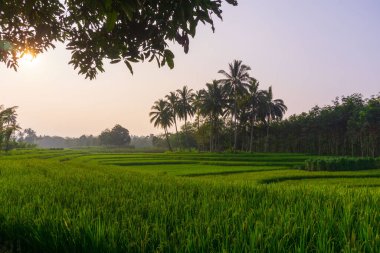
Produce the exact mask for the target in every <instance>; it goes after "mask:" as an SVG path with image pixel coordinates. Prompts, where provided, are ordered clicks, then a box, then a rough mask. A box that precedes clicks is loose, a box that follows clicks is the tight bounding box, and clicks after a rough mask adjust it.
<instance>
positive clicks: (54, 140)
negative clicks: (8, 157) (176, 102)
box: [0, 106, 153, 151]
mask: <svg viewBox="0 0 380 253" xmlns="http://www.w3.org/2000/svg"><path fill="white" fill-rule="evenodd" d="M0 108H1V110H0V151H2V150H5V151H8V150H11V149H14V148H35V147H39V148H80V147H97V146H105V147H127V148H152V147H153V135H149V136H135V135H130V133H129V131H128V129H126V128H124V127H122V126H121V125H119V124H116V125H115V126H114V127H113V128H111V129H105V130H104V131H102V132H101V134H100V135H98V136H96V135H95V136H94V135H81V136H80V137H78V138H73V137H61V136H48V135H43V136H42V135H37V133H36V131H34V130H33V129H31V128H26V129H24V130H22V129H21V127H20V126H19V125H18V124H17V114H16V109H17V107H10V108H6V109H5V108H4V106H1V107H0Z"/></svg>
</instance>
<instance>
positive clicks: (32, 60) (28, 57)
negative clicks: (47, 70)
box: [19, 52, 38, 67]
mask: <svg viewBox="0 0 380 253" xmlns="http://www.w3.org/2000/svg"><path fill="white" fill-rule="evenodd" d="M37 62H38V58H37V57H36V56H35V55H33V54H32V53H29V52H26V53H23V54H22V55H21V56H20V59H19V65H20V67H22V66H34V65H36V63H37Z"/></svg>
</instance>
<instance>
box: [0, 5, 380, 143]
mask: <svg viewBox="0 0 380 253" xmlns="http://www.w3.org/2000/svg"><path fill="white" fill-rule="evenodd" d="M238 2H239V5H238V6H237V7H232V6H229V5H227V4H224V6H223V22H222V21H216V31H215V33H212V31H211V28H210V27H204V26H200V27H198V30H197V34H196V37H195V38H194V39H192V40H191V42H190V51H189V53H188V54H185V53H184V52H183V50H182V48H181V47H180V46H178V45H175V44H170V48H171V49H172V50H173V52H174V53H175V68H174V69H173V70H170V69H169V68H168V67H163V68H158V67H157V65H156V64H155V63H139V64H135V65H134V75H131V74H130V72H129V70H128V69H127V68H126V66H125V65H124V64H122V63H120V64H114V65H110V64H106V66H105V70H106V72H105V73H101V74H99V75H98V77H97V79H96V80H92V81H90V80H86V79H85V78H84V76H80V75H78V74H77V71H75V70H74V69H73V68H72V67H71V66H70V65H68V64H67V63H68V62H69V60H70V52H69V51H66V50H65V47H64V45H62V44H57V45H56V46H57V48H56V49H55V50H49V51H48V52H46V53H44V54H42V55H39V56H38V57H37V58H36V59H34V60H33V61H32V62H30V61H25V60H23V62H22V63H21V66H20V69H19V71H18V72H14V71H13V70H11V69H7V68H6V67H5V66H4V65H0V104H3V105H5V106H6V107H9V106H14V105H17V106H19V109H18V111H17V112H18V115H19V116H18V120H19V123H20V125H21V127H22V128H32V129H34V130H35V131H36V132H37V134H38V135H58V136H64V137H79V136H80V135H82V134H93V135H98V134H100V132H101V131H102V130H104V129H106V128H112V127H113V126H114V125H115V124H121V125H122V126H124V127H126V128H127V129H128V130H129V131H130V133H131V134H133V135H148V134H151V133H153V134H158V133H161V132H162V130H161V129H155V128H154V127H153V125H152V124H150V123H149V115H148V114H149V112H150V107H151V106H152V105H153V103H154V101H156V100H157V99H159V98H163V97H164V96H165V95H166V94H168V93H169V92H170V91H175V90H176V89H179V88H181V87H182V86H184V85H187V86H189V87H190V88H192V89H194V90H198V89H201V88H204V87H205V84H206V83H207V82H211V81H212V80H213V79H218V78H221V76H220V74H218V73H217V72H218V70H220V69H227V67H228V63H230V62H232V61H233V60H234V59H238V60H242V61H243V63H245V64H246V65H249V66H250V67H251V68H252V71H251V76H253V77H255V78H256V79H258V80H259V81H260V88H261V89H267V88H268V87H269V86H272V87H273V92H274V97H275V98H281V99H283V100H284V101H285V104H286V105H287V106H288V112H287V113H286V116H289V115H291V114H298V113H301V112H304V111H308V110H309V109H310V108H311V107H313V106H314V105H320V106H323V105H327V104H331V101H332V100H333V99H334V98H335V97H336V96H342V95H345V96H347V95H350V94H353V93H362V94H363V95H364V96H365V97H369V96H371V95H375V94H378V93H379V92H380V78H379V75H380V48H379V45H380V32H379V31H380V15H379V13H380V1H378V0H318V1H313V0H304V1H300V0H239V1H238Z"/></svg>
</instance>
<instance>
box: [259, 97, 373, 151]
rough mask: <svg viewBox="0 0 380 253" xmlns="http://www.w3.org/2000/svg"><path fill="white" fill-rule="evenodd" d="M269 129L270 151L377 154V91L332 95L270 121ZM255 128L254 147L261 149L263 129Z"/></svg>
mask: <svg viewBox="0 0 380 253" xmlns="http://www.w3.org/2000/svg"><path fill="white" fill-rule="evenodd" d="M271 129H272V134H271V136H270V139H271V144H272V145H271V146H270V149H269V151H272V152H302V153H313V154H319V155H326V154H327V155H341V156H372V157H375V156H380V93H379V94H378V95H377V96H372V97H370V98H366V99H365V98H363V95H361V94H353V95H350V96H343V97H341V98H336V99H335V100H334V101H333V104H332V105H327V106H323V107H319V106H315V107H313V108H312V109H311V110H310V111H309V112H307V113H306V112H305V113H301V114H299V115H292V116H290V117H289V118H288V119H285V120H283V121H277V122H274V123H273V124H272V126H271ZM257 131H258V133H257V134H258V136H261V137H259V138H258V140H257V142H258V143H257V150H258V151H262V149H261V148H260V147H261V145H260V142H263V141H264V140H263V138H262V136H263V132H264V129H263V128H262V127H261V128H260V127H259V128H258V129H257Z"/></svg>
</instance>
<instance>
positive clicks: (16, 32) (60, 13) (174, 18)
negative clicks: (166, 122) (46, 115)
mask: <svg viewBox="0 0 380 253" xmlns="http://www.w3.org/2000/svg"><path fill="white" fill-rule="evenodd" d="M226 2H228V3H230V4H232V5H237V1H236V0H226ZM221 6H222V1H221V0H202V1H189V0H187V1H178V0H150V1H137V0H128V1H126V0H125V1H115V0H114V1H112V0H104V1H99V0H91V1H89V0H65V1H62V0H28V1H0V10H1V11H0V14H1V18H0V62H4V63H5V64H6V66H8V67H12V68H14V69H17V66H18V65H17V60H18V58H19V55H20V54H21V53H24V52H29V53H31V54H34V55H35V54H39V53H41V52H44V51H46V50H47V49H49V48H54V43H55V42H57V41H60V42H64V43H65V44H66V48H67V49H68V50H70V51H71V61H70V62H69V63H70V64H71V65H73V66H74V69H77V68H79V74H84V75H86V78H90V79H93V78H95V77H96V74H97V72H98V71H100V72H103V71H104V69H103V60H104V59H108V60H110V62H111V63H117V62H120V61H122V62H124V63H125V64H126V65H127V67H128V68H129V70H130V71H131V72H132V66H131V63H134V62H142V61H144V60H149V61H153V60H155V61H157V64H158V66H162V65H165V64H168V66H169V67H170V68H173V67H174V61H173V59H174V55H173V53H172V52H171V51H170V50H169V49H168V42H169V41H176V42H177V43H179V44H180V45H181V46H183V47H184V51H185V52H186V53H187V52H188V50H189V36H191V37H194V36H195V33H196V28H197V26H198V24H199V22H201V23H203V24H209V25H211V27H212V29H213V30H214V22H213V15H216V16H217V17H218V18H222V16H221V15H222V10H221Z"/></svg>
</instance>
